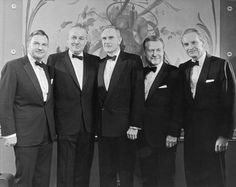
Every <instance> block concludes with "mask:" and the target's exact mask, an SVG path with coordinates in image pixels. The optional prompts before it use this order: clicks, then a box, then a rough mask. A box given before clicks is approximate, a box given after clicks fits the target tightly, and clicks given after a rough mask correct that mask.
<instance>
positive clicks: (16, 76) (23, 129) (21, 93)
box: [0, 30, 56, 187]
mask: <svg viewBox="0 0 236 187" xmlns="http://www.w3.org/2000/svg"><path fill="white" fill-rule="evenodd" d="M48 43H49V40H48V36H47V35H46V33H45V32H44V31H42V30H37V31H35V32H33V33H31V35H30V36H29V40H28V54H27V55H26V56H25V57H22V58H19V59H15V60H12V61H10V62H8V63H7V64H6V65H5V66H4V67H3V69H2V76H1V81H0V93H1V94H0V123H1V126H2V135H3V138H4V139H5V145H6V146H14V151H15V163H16V174H15V183H16V186H17V187H32V186H37V187H38V186H42V187H44V186H45V187H47V186H48V187H49V181H50V168H51V157H52V141H53V140H54V139H55V137H56V134H55V129H54V114H53V98H52V96H53V93H52V85H51V83H52V80H50V78H49V73H48V69H47V67H46V65H45V64H44V63H43V62H42V60H43V58H44V57H45V56H46V54H47V51H48Z"/></svg>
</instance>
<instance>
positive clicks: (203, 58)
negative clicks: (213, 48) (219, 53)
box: [192, 52, 206, 66]
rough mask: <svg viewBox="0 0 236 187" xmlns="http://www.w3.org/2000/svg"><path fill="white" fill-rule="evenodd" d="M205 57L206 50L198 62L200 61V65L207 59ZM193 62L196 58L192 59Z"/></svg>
mask: <svg viewBox="0 0 236 187" xmlns="http://www.w3.org/2000/svg"><path fill="white" fill-rule="evenodd" d="M205 58H206V52H204V53H203V55H202V56H201V57H200V58H199V59H198V62H199V66H202V65H203V63H204V61H205ZM192 62H195V61H194V60H192Z"/></svg>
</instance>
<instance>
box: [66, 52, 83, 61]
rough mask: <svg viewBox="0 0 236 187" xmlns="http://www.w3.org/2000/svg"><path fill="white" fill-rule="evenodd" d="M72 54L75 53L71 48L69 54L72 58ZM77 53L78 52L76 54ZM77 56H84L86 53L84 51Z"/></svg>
mask: <svg viewBox="0 0 236 187" xmlns="http://www.w3.org/2000/svg"><path fill="white" fill-rule="evenodd" d="M72 55H73V53H72V51H71V50H69V56H70V58H71V59H72ZM75 55H76V54H75ZM77 56H82V57H83V56H84V53H83V51H82V52H81V53H80V54H79V55H77Z"/></svg>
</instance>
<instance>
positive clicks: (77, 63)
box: [69, 50, 84, 90]
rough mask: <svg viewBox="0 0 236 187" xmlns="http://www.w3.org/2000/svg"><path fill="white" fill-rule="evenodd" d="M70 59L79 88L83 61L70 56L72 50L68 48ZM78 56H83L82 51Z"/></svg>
mask: <svg viewBox="0 0 236 187" xmlns="http://www.w3.org/2000/svg"><path fill="white" fill-rule="evenodd" d="M69 56H70V60H71V62H72V65H73V68H74V71H75V75H76V78H77V80H78V82H79V86H80V89H81V90H82V88H83V74H84V62H83V60H80V59H78V58H72V52H71V51H70V50H69ZM79 56H82V57H83V52H81V54H80V55H79Z"/></svg>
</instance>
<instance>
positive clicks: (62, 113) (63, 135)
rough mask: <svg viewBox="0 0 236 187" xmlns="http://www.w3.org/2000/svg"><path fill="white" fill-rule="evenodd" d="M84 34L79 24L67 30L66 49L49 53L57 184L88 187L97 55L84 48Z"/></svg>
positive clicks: (94, 109) (91, 156)
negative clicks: (53, 102) (55, 138)
mask: <svg viewBox="0 0 236 187" xmlns="http://www.w3.org/2000/svg"><path fill="white" fill-rule="evenodd" d="M87 37H88V33H87V31H86V29H85V28H83V27H80V26H75V27H72V28H71V29H70V31H69V33H68V39H67V47H68V48H69V49H68V50H66V51H64V52H61V53H57V54H53V55H50V56H49V58H48V65H49V68H50V70H51V76H52V77H53V79H54V100H55V121H56V131H57V134H58V150H57V152H58V162H57V163H58V165H57V168H58V170H57V186H58V187H75V186H81V187H88V186H89V176H90V168H91V164H92V158H93V148H94V122H95V120H94V113H95V111H96V103H97V97H96V91H97V70H98V63H99V57H96V56H94V55H90V54H88V53H86V52H85V51H84V47H85V46H86V44H87Z"/></svg>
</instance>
